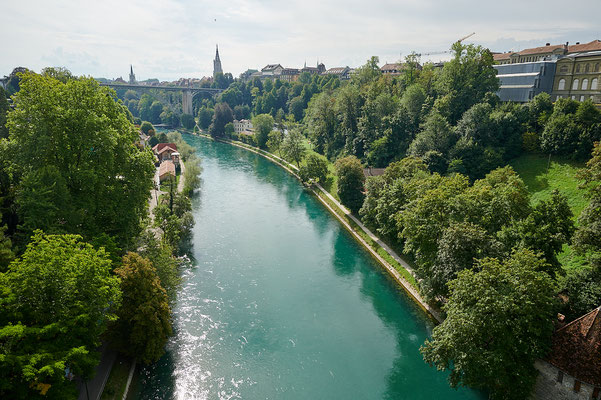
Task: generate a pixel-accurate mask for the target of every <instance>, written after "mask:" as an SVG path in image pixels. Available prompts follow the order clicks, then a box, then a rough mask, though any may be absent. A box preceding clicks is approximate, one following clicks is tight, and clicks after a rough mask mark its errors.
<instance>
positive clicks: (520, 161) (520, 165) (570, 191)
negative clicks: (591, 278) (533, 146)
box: [509, 154, 588, 269]
mask: <svg viewBox="0 0 601 400" xmlns="http://www.w3.org/2000/svg"><path fill="white" fill-rule="evenodd" d="M509 164H510V165H511V166H512V167H513V168H514V169H515V171H516V172H517V173H518V174H519V175H520V177H521V178H522V179H523V180H524V183H525V184H526V186H527V187H528V191H529V192H530V194H531V195H532V203H533V204H536V203H538V202H539V201H541V200H546V199H548V198H550V197H551V193H552V192H553V190H555V189H557V190H559V192H561V193H562V194H564V195H565V196H567V198H568V204H569V205H570V208H571V209H572V212H573V213H574V222H576V223H578V216H579V215H580V213H581V212H582V210H583V209H584V207H586V206H587V204H588V199H587V198H586V197H585V195H584V191H583V190H581V189H579V188H578V185H579V184H580V181H579V180H578V178H577V176H576V175H577V173H578V170H579V169H581V168H583V167H584V166H585V165H584V163H579V162H575V161H573V160H567V159H562V158H559V157H551V159H550V161H549V156H544V155H539V154H526V155H523V156H521V157H518V158H516V159H513V160H512V161H511V162H510V163H509ZM558 258H559V261H560V262H561V264H562V265H563V267H564V268H565V269H573V268H580V267H581V266H582V265H583V264H584V263H585V260H584V258H583V257H581V256H578V255H576V254H574V252H573V251H572V249H571V247H570V246H568V245H564V247H563V251H562V252H561V253H560V254H559V255H558Z"/></svg>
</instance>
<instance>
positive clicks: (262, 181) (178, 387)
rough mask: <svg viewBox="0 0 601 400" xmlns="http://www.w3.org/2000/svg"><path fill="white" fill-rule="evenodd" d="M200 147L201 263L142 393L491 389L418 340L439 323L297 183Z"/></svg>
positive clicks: (234, 155)
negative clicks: (451, 371)
mask: <svg viewBox="0 0 601 400" xmlns="http://www.w3.org/2000/svg"><path fill="white" fill-rule="evenodd" d="M186 140H188V141H189V143H191V144H192V145H193V146H195V147H196V148H197V152H198V155H199V156H200V157H201V158H202V164H203V169H204V170H203V173H202V181H203V183H202V187H201V189H200V193H199V195H198V196H197V197H195V198H194V199H193V212H194V219H195V221H196V225H195V227H194V232H193V239H192V247H191V251H190V253H191V254H190V256H191V258H192V263H191V266H189V267H187V268H185V269H184V271H183V285H182V288H181V290H180V293H179V296H178V299H177V304H176V305H175V307H174V315H175V322H174V330H175V334H174V336H173V337H172V339H171V340H170V342H169V344H168V346H167V352H166V354H165V355H164V356H163V357H162V358H161V360H160V361H159V362H158V363H156V364H155V365H153V366H150V367H146V368H144V369H143V370H142V371H141V373H140V378H139V382H138V384H137V389H136V392H137V394H136V396H135V397H137V398H139V399H178V400H179V399H181V400H184V399H361V400H362V399H408V400H418V399H445V400H447V399H449V400H452V399H481V398H484V397H483V396H482V395H481V394H479V393H477V392H474V391H470V390H467V389H460V390H453V389H451V388H449V386H448V384H447V381H446V378H447V374H446V373H442V372H438V371H436V370H435V369H434V368H432V367H429V366H428V365H427V364H425V363H424V361H423V360H422V357H421V355H420V353H419V347H420V345H421V344H422V343H423V342H424V340H425V339H426V338H427V337H428V335H429V334H430V333H431V330H432V327H433V324H432V322H431V321H430V320H429V319H428V318H427V317H426V316H425V315H424V313H423V312H422V311H421V310H420V309H419V308H418V307H417V306H416V305H415V304H414V303H413V302H412V301H411V300H410V299H409V298H408V297H407V296H406V295H405V294H404V292H403V291H402V290H401V289H399V288H398V287H397V286H396V285H395V284H394V283H393V282H391V281H390V279H389V278H388V277H387V276H386V274H385V273H384V272H383V271H382V269H381V267H380V266H379V265H378V264H377V263H376V262H375V261H374V260H373V259H372V258H371V257H370V256H369V254H368V253H367V252H366V251H365V250H364V249H363V248H362V247H361V246H360V245H359V244H358V243H356V242H355V241H354V240H353V238H352V237H351V236H350V235H349V234H348V232H346V231H345V230H344V228H343V227H342V226H341V225H340V223H339V222H338V221H337V220H336V219H335V218H334V217H333V216H331V215H330V214H329V213H328V211H327V210H326V209H325V208H324V207H323V206H322V205H321V204H320V203H319V201H318V200H317V199H315V198H314V197H312V196H311V195H310V194H309V193H308V192H307V191H306V190H305V189H304V188H303V187H302V185H300V183H299V182H298V181H297V180H295V179H294V178H293V177H291V176H290V175H288V173H287V172H285V171H284V170H283V169H281V168H280V167H278V166H276V165H274V164H272V163H271V162H269V161H268V160H266V159H264V158H262V157H260V156H258V155H256V154H253V153H250V152H248V151H246V150H243V149H239V148H236V147H234V146H231V145H228V144H223V143H215V142H212V141H210V140H208V139H205V138H200V137H193V136H190V135H187V136H186Z"/></svg>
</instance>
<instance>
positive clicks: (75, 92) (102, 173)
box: [7, 73, 154, 243]
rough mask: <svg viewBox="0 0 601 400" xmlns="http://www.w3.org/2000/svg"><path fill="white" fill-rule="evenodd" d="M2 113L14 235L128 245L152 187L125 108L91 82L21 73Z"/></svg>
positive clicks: (147, 160) (145, 155)
mask: <svg viewBox="0 0 601 400" xmlns="http://www.w3.org/2000/svg"><path fill="white" fill-rule="evenodd" d="M20 87H21V89H20V91H19V92H18V93H17V94H16V95H15V96H14V104H15V109H14V110H13V111H12V112H10V113H9V116H8V123H7V126H8V128H9V130H10V136H9V139H8V150H9V151H10V154H11V155H12V156H13V157H12V160H11V163H12V164H13V168H14V171H15V174H14V175H13V177H14V179H15V182H14V184H15V186H16V193H17V195H16V205H17V212H18V215H19V220H20V225H19V230H20V232H22V233H23V235H25V236H26V237H28V236H29V235H30V234H31V232H33V231H34V230H35V229H43V230H44V231H46V232H54V233H68V232H73V233H79V234H81V235H83V236H84V237H85V238H87V239H91V238H93V237H95V236H97V235H100V234H101V233H106V234H108V235H110V236H114V237H116V238H117V239H118V241H119V242H120V243H131V241H132V240H133V238H135V237H136V236H137V235H138V234H139V233H140V231H141V224H140V221H141V219H142V218H143V217H144V216H145V215H146V206H147V204H146V201H147V198H148V192H149V191H150V188H151V186H152V179H151V178H152V175H153V173H154V167H153V165H152V155H151V154H150V152H146V151H144V152H141V151H139V150H138V149H136V148H135V147H134V146H133V143H134V141H135V140H136V136H137V133H136V130H135V128H134V127H133V125H132V123H131V122H130V121H129V120H128V112H127V111H126V110H125V108H124V106H122V105H120V104H118V103H117V102H115V100H114V98H113V97H112V96H111V92H110V90H109V89H106V88H101V87H99V85H98V83H97V82H96V81H94V80H93V79H88V78H82V79H71V80H68V81H67V82H66V83H63V82H60V81H58V80H56V79H53V78H50V77H44V76H40V75H35V74H33V73H27V74H24V75H22V79H21V82H20Z"/></svg>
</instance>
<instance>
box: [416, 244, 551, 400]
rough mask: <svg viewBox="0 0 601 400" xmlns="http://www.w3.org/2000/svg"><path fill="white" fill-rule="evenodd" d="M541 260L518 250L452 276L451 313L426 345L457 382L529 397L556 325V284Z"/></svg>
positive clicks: (427, 354)
mask: <svg viewBox="0 0 601 400" xmlns="http://www.w3.org/2000/svg"><path fill="white" fill-rule="evenodd" d="M544 269H546V267H545V266H544V261H543V260H541V259H539V258H538V257H537V256H536V255H535V254H534V253H532V252H531V251H529V250H520V251H518V252H515V253H514V254H512V256H511V257H510V258H509V259H507V260H506V261H504V262H501V261H499V260H497V259H491V258H487V259H483V260H482V261H480V262H479V263H478V269H477V271H473V270H469V269H468V270H464V271H461V272H459V274H458V275H457V279H455V280H453V281H451V283H450V284H449V286H450V291H451V297H450V299H449V302H448V303H447V304H446V305H445V306H444V310H445V312H446V314H447V317H446V319H445V320H444V322H443V323H442V324H440V325H439V326H437V327H436V328H434V332H433V334H432V339H429V340H426V343H425V344H424V346H423V347H422V353H423V355H424V359H425V360H426V361H427V362H429V363H430V364H433V365H435V366H436V367H437V368H438V369H441V370H450V371H451V374H450V376H449V381H450V383H451V386H452V387H457V386H470V387H473V388H480V389H486V390H488V391H490V398H491V399H516V400H517V399H526V398H528V397H529V395H530V392H531V390H532V386H533V385H534V381H535V380H536V376H537V375H538V372H537V370H536V369H535V368H534V361H536V360H537V359H538V358H540V357H543V356H545V355H546V352H547V351H548V347H549V343H550V337H551V334H552V332H553V322H552V318H553V315H554V310H555V304H556V302H555V297H554V296H555V290H554V284H553V280H552V279H551V277H550V276H549V275H547V274H545V273H543V272H540V271H541V270H544Z"/></svg>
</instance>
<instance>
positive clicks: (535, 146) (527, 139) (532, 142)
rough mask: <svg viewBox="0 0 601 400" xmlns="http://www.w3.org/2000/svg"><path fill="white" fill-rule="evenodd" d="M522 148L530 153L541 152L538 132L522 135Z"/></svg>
mask: <svg viewBox="0 0 601 400" xmlns="http://www.w3.org/2000/svg"><path fill="white" fill-rule="evenodd" d="M522 148H523V149H524V151H527V152H529V153H536V152H537V151H539V149H540V148H539V139H538V134H537V133H536V132H524V134H523V135H522Z"/></svg>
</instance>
